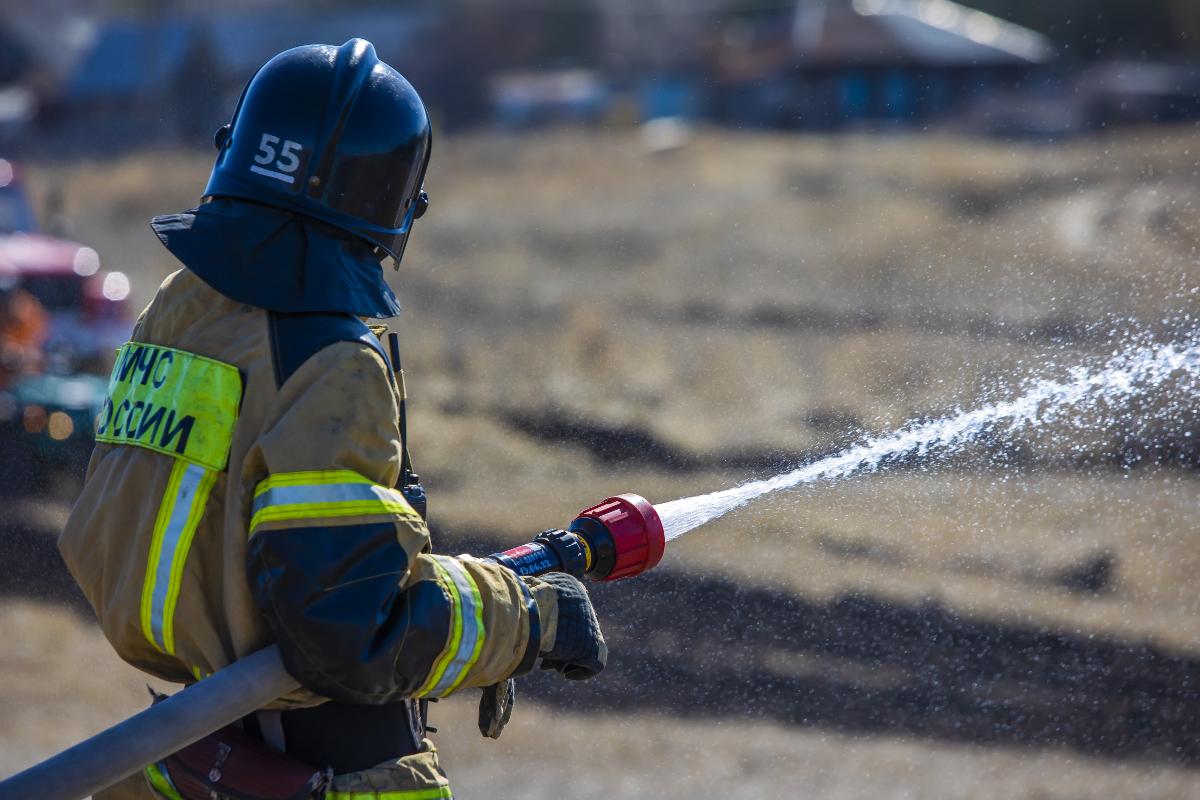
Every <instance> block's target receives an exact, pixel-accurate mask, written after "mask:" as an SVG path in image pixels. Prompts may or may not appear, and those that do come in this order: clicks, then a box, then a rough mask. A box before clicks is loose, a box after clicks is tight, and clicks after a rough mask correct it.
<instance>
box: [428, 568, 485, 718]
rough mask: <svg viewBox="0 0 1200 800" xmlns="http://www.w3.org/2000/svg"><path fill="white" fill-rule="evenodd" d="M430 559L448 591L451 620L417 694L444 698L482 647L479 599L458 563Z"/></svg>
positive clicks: (466, 573) (477, 657) (452, 689)
mask: <svg viewBox="0 0 1200 800" xmlns="http://www.w3.org/2000/svg"><path fill="white" fill-rule="evenodd" d="M433 558H434V563H435V564H437V567H438V571H439V572H441V574H442V577H443V578H444V579H445V581H446V585H447V588H449V590H450V595H451V599H452V602H453V605H454V608H453V611H452V618H453V622H452V627H451V633H450V640H449V641H448V642H447V643H446V649H445V651H443V653H442V655H441V656H440V657H439V658H438V660H437V662H435V663H434V666H433V669H432V670H431V671H430V673H429V677H428V678H427V679H426V681H425V684H424V685H423V686H422V687H421V689H420V690H418V691H417V696H425V695H434V696H436V697H445V696H446V695H448V694H450V693H451V692H453V691H454V690H455V689H457V688H458V685H459V684H460V683H462V682H463V679H464V678H466V677H467V673H468V672H470V670H471V667H473V666H475V662H476V661H477V660H478V659H479V653H480V651H481V650H482V649H483V640H484V631H483V600H482V598H480V596H479V587H478V586H476V585H475V579H474V578H472V577H471V575H470V573H468V572H467V571H466V570H465V569H463V568H462V565H461V564H459V563H458V562H457V561H455V560H454V559H453V558H446V557H445V556H434V557H433Z"/></svg>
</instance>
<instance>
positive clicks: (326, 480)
mask: <svg viewBox="0 0 1200 800" xmlns="http://www.w3.org/2000/svg"><path fill="white" fill-rule="evenodd" d="M251 514H252V515H251V517H250V533H251V535H253V533H254V531H255V530H256V529H257V528H258V526H259V525H261V524H263V523H264V522H278V521H288V520H303V519H331V518H336V517H354V516H371V515H383V514H386V515H389V516H394V515H397V514H399V515H402V516H406V517H416V516H417V512H416V511H414V510H413V508H412V506H410V505H409V504H408V501H407V500H405V499H404V495H403V494H401V493H400V492H398V491H396V490H395V489H389V488H388V487H386V486H381V485H379V484H377V483H375V482H373V481H371V480H369V479H368V478H366V477H364V476H363V475H360V474H359V473H357V472H354V471H353V470H318V471H310V472H284V473H279V474H276V475H271V476H269V477H268V478H266V479H265V480H263V481H261V482H260V483H259V484H258V486H257V487H256V488H255V490H254V504H253V507H252V511H251Z"/></svg>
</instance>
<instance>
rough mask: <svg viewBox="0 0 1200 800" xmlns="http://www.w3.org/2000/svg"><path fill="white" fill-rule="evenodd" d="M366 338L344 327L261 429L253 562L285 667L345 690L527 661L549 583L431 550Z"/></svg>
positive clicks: (516, 669)
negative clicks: (354, 337)
mask: <svg viewBox="0 0 1200 800" xmlns="http://www.w3.org/2000/svg"><path fill="white" fill-rule="evenodd" d="M391 380H392V378H391V375H390V374H389V372H388V368H387V365H386V364H385V363H384V362H383V360H382V359H381V358H380V356H379V355H378V354H377V353H376V352H374V351H373V350H372V349H371V348H370V347H368V346H365V345H363V344H359V343H354V342H339V343H337V344H333V345H330V346H329V347H326V348H325V349H323V350H321V351H320V352H318V353H317V354H316V355H314V356H313V357H312V358H310V359H309V360H308V361H307V362H305V363H304V365H303V366H301V367H300V368H299V369H298V370H297V371H296V372H295V373H294V374H293V375H292V376H291V377H289V378H288V379H287V381H286V383H285V384H284V385H283V387H281V389H280V393H279V396H278V398H277V403H278V408H279V409H280V411H279V413H278V414H277V415H276V419H277V421H276V422H275V423H274V424H273V425H272V426H271V427H270V429H269V430H268V431H267V432H266V433H265V434H264V435H263V436H261V437H260V439H259V440H258V442H257V443H256V445H255V447H256V448H257V450H258V456H259V458H257V459H252V461H253V462H254V463H257V464H260V465H262V466H263V467H265V473H266V474H264V475H262V477H261V479H257V478H256V479H257V485H256V487H255V490H254V499H253V504H252V508H251V509H250V519H249V524H248V531H249V537H250V538H249V543H248V549H247V571H248V577H249V580H250V585H251V590H252V592H253V594H254V598H255V603H256V604H257V606H258V608H259V610H260V611H261V612H262V613H263V614H264V615H265V616H266V618H267V621H268V623H269V624H270V626H271V629H272V632H273V633H274V635H275V638H276V641H277V643H278V645H279V648H280V650H281V652H282V654H283V660H284V663H285V665H286V666H287V668H288V670H289V672H291V674H292V675H293V676H294V677H295V678H296V679H297V680H299V681H300V682H301V683H302V684H304V685H305V686H307V687H308V688H309V689H312V690H313V691H315V692H317V693H319V694H322V695H325V696H327V697H331V698H333V699H335V700H339V701H342V702H352V703H386V702H393V701H395V700H398V699H400V698H403V697H424V696H433V697H440V696H444V695H447V694H450V693H451V692H453V691H455V690H456V689H459V688H462V687H466V686H487V685H490V684H493V683H497V682H499V681H501V680H503V679H505V678H507V677H509V676H511V675H514V674H519V673H520V672H522V671H525V670H528V669H529V668H530V667H531V666H532V664H533V661H534V659H535V658H536V656H537V654H538V651H539V650H541V649H543V648H542V646H541V645H542V643H543V642H552V641H553V637H554V626H555V623H556V612H557V608H556V600H555V595H554V590H553V589H552V588H551V587H550V586H548V585H546V584H544V583H542V582H540V581H537V580H536V579H521V578H518V577H517V576H516V575H514V574H513V573H512V572H511V571H509V570H507V569H505V568H504V567H501V566H499V565H497V564H494V563H492V562H485V561H479V560H476V559H472V558H470V557H466V556H464V557H460V558H450V557H446V556H441V555H433V554H431V553H430V552H429V549H430V546H429V531H428V529H427V528H426V526H425V522H424V521H423V520H422V519H421V518H420V516H418V515H417V513H416V512H415V511H414V510H413V509H412V508H411V507H410V506H409V505H408V503H407V502H406V501H405V499H404V496H403V495H402V494H401V493H400V492H399V491H398V490H396V489H394V488H392V487H393V486H394V485H395V484H396V481H397V478H398V474H399V465H400V437H399V431H398V429H397V423H396V412H397V400H396V395H395V393H394V391H393V389H392V383H391Z"/></svg>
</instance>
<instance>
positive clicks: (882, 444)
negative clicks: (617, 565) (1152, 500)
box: [655, 339, 1200, 540]
mask: <svg viewBox="0 0 1200 800" xmlns="http://www.w3.org/2000/svg"><path fill="white" fill-rule="evenodd" d="M1185 377H1186V378H1192V379H1195V378H1197V377H1200V341H1197V340H1195V339H1193V340H1191V341H1189V342H1187V343H1185V344H1166V345H1148V346H1142V347H1137V348H1134V349H1132V350H1130V351H1128V352H1125V353H1120V354H1116V355H1114V356H1113V357H1112V358H1110V359H1109V360H1108V361H1106V362H1104V363H1103V364H1101V365H1100V366H1098V367H1095V368H1091V369H1089V368H1087V367H1082V366H1081V367H1076V368H1074V369H1072V370H1071V371H1070V372H1069V374H1068V375H1067V377H1066V378H1062V379H1051V378H1044V379H1042V380H1038V381H1035V382H1034V383H1032V384H1031V385H1030V386H1029V387H1028V388H1027V390H1026V391H1025V392H1024V393H1023V394H1021V395H1020V396H1018V397H1016V398H1014V399H1010V400H1004V401H1000V402H995V403H989V404H986V405H982V406H980V407H978V408H975V409H972V410H967V411H961V412H959V413H957V414H953V415H951V416H948V417H944V418H941V419H935V420H932V421H928V422H914V423H909V424H907V425H905V426H903V427H901V428H900V429H899V430H897V431H894V432H892V433H887V434H882V435H880V436H876V437H872V438H870V439H867V440H866V441H864V442H862V443H861V444H858V445H855V446H853V447H850V448H848V449H847V450H844V451H843V452H841V453H838V454H836V455H833V456H830V457H828V458H824V459H821V460H820V461H816V462H814V463H812V464H808V465H806V466H803V467H800V468H798V469H794V470H792V471H790V472H786V473H783V474H781V475H776V476H775V477H773V478H766V479H764V480H759V481H753V482H751V483H745V484H742V485H741V486H735V487H734V488H732V489H725V490H724V491H719V492H713V493H711V494H705V495H697V496H695V497H684V498H681V499H679V500H673V501H671V502H669V503H661V504H657V505H656V506H655V508H656V509H657V510H658V513H659V516H660V517H661V518H662V521H663V527H664V529H665V530H666V534H667V539H668V540H671V539H675V538H678V537H679V536H682V535H683V534H685V533H687V532H688V531H690V530H694V529H695V528H698V527H700V526H701V525H704V524H705V523H708V522H711V521H713V520H715V519H717V518H719V517H722V516H724V515H725V514H728V513H729V512H730V511H733V510H735V509H737V508H741V507H742V506H744V505H746V504H747V503H749V502H751V501H752V500H755V499H757V498H759V497H762V496H763V495H767V494H771V493H772V492H778V491H782V490H785V489H793V488H795V487H797V486H802V485H805V484H812V483H816V482H818V481H835V480H839V479H841V478H846V477H849V476H851V475H856V474H859V473H870V472H875V471H877V470H878V469H880V467H881V466H883V465H885V464H887V463H890V462H893V461H895V460H897V459H899V458H914V457H915V458H918V459H922V458H928V457H933V456H939V455H941V456H945V455H950V454H952V453H953V452H954V451H955V450H956V449H959V448H961V447H962V446H964V445H966V444H967V443H969V442H971V441H974V440H976V439H978V438H980V437H981V436H984V435H987V434H991V433H994V432H997V431H998V430H999V429H1000V428H1001V427H1004V428H1006V429H1007V431H1006V432H1008V433H1012V432H1016V431H1019V430H1021V429H1022V428H1026V429H1027V428H1034V427H1037V426H1040V425H1042V424H1043V423H1045V422H1048V421H1050V420H1052V419H1053V420H1054V421H1056V422H1059V423H1063V422H1066V423H1068V424H1069V423H1070V422H1071V420H1070V419H1064V417H1063V414H1062V412H1063V411H1066V410H1070V409H1072V408H1077V409H1080V411H1082V410H1083V409H1084V408H1086V407H1095V406H1096V405H1097V404H1098V403H1101V402H1104V403H1108V404H1113V403H1120V402H1123V401H1127V400H1129V399H1131V398H1133V397H1136V396H1140V395H1145V394H1148V393H1150V392H1152V391H1153V390H1154V389H1155V388H1158V387H1161V386H1163V385H1164V384H1166V383H1167V382H1168V381H1171V380H1173V379H1183V378H1185Z"/></svg>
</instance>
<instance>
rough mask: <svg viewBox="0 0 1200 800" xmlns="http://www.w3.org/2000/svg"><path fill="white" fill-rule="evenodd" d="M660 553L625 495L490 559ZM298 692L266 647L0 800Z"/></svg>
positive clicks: (77, 782)
mask: <svg viewBox="0 0 1200 800" xmlns="http://www.w3.org/2000/svg"><path fill="white" fill-rule="evenodd" d="M665 549H666V536H665V535H664V533H663V526H662V521H661V520H660V519H659V517H658V512H657V511H655V510H654V506H652V505H651V504H650V503H649V502H647V501H646V500H645V499H643V498H641V497H639V496H637V495H634V494H622V495H617V496H616V497H610V498H608V499H607V500H605V501H603V502H602V503H599V504H598V505H595V506H592V507H591V508H588V509H585V510H584V511H582V512H580V514H579V516H578V517H577V518H576V519H575V520H574V521H573V522H572V523H571V524H570V525H569V526H568V527H567V530H566V531H547V532H545V533H542V534H539V535H538V536H537V537H535V538H534V540H533V541H532V542H530V543H529V544H524V545H520V546H519V547H514V548H512V549H509V550H505V551H504V552H501V553H496V554H493V555H492V556H489V558H491V559H492V560H494V561H497V562H499V563H501V564H503V565H504V566H506V567H508V568H509V569H511V570H513V571H514V572H516V573H517V574H518V575H527V576H535V575H543V574H545V573H547V572H569V573H571V574H574V575H586V576H587V577H589V578H591V579H592V580H596V581H613V580H619V579H621V578H632V577H634V576H635V575H640V574H642V573H643V572H646V571H647V570H649V569H652V568H654V567H655V566H656V565H657V564H658V562H659V561H660V560H662V557H663V552H664V550H665ZM299 687H300V684H299V683H297V681H296V680H295V679H294V678H293V677H292V676H291V675H289V674H288V673H287V671H286V670H285V669H284V666H283V661H282V659H281V658H280V655H279V650H278V648H277V647H275V646H274V645H272V646H271V647H267V648H264V649H262V650H259V651H257V652H255V653H252V654H250V655H249V656H246V657H245V658H242V659H240V660H238V661H237V662H235V663H233V664H231V665H229V666H228V667H225V668H224V669H221V670H218V671H217V672H215V673H213V674H212V675H210V676H209V677H207V678H205V679H204V680H202V681H199V682H197V683H194V684H192V685H191V686H189V687H188V689H187V691H183V692H177V693H176V694H174V695H172V696H171V697H169V698H167V699H166V700H163V701H162V702H159V703H155V704H154V705H153V706H151V707H150V708H147V709H146V710H145V711H142V712H141V713H139V714H135V715H134V716H132V717H129V718H128V719H126V720H124V721H122V722H119V723H117V724H116V725H114V726H113V727H111V728H108V729H107V730H105V731H102V732H100V733H98V734H96V735H95V736H93V737H91V738H90V739H85V740H84V741H82V742H80V743H79V744H76V745H75V746H73V747H71V748H68V749H67V750H64V751H62V752H61V753H59V754H57V755H55V756H51V757H50V758H48V759H46V760H45V761H43V762H41V763H40V764H36V765H34V766H32V767H30V768H29V769H26V770H25V771H24V772H20V773H18V774H16V775H14V776H12V777H11V778H8V779H7V780H4V781H2V782H0V800H30V799H31V798H40V799H41V800H78V798H82V797H87V796H88V795H91V794H93V793H95V792H97V791H99V790H101V789H103V788H105V787H108V786H111V785H112V784H114V783H116V782H117V781H119V780H121V779H123V778H125V777H127V776H129V775H132V774H133V773H135V772H137V771H139V770H141V769H142V768H143V767H145V766H146V765H147V764H152V763H154V762H156V761H159V760H160V759H162V758H165V757H166V756H168V755H170V754H171V753H174V752H175V751H177V750H180V749H182V748H184V747H186V746H187V745H189V744H191V743H192V742H194V741H196V740H198V739H200V738H202V737H204V736H207V735H208V734H210V733H212V732H213V731H215V730H217V729H219V728H222V727H224V726H225V725H228V724H230V723H232V722H234V721H235V720H239V719H241V718H242V717H244V716H246V715H248V714H250V713H252V712H254V711H256V710H258V709H260V708H262V707H264V706H266V705H267V704H268V703H270V702H272V701H273V700H275V699H277V698H279V697H281V696H283V695H285V694H287V693H288V692H291V691H293V690H295V689H298V688H299Z"/></svg>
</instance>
